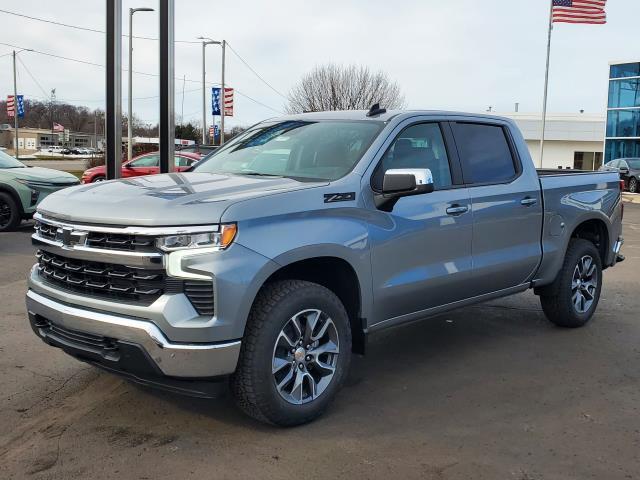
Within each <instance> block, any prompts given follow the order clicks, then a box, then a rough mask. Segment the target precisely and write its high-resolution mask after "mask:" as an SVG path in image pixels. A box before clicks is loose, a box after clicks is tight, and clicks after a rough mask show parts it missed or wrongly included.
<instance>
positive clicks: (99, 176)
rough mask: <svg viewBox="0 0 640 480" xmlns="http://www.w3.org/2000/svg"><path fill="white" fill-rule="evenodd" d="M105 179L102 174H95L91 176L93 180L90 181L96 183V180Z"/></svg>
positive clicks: (101, 180) (102, 180)
mask: <svg viewBox="0 0 640 480" xmlns="http://www.w3.org/2000/svg"><path fill="white" fill-rule="evenodd" d="M105 180H106V178H105V177H104V176H102V175H97V176H95V177H93V180H91V183H96V182H104V181H105Z"/></svg>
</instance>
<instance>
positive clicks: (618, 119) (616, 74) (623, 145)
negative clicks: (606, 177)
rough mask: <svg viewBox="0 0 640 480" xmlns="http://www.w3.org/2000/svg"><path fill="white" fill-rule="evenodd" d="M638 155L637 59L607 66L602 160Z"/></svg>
mask: <svg viewBox="0 0 640 480" xmlns="http://www.w3.org/2000/svg"><path fill="white" fill-rule="evenodd" d="M629 157H640V62H621V63H612V64H610V66H609V100H608V103H607V136H606V147H605V162H608V161H609V160H614V159H616V158H629Z"/></svg>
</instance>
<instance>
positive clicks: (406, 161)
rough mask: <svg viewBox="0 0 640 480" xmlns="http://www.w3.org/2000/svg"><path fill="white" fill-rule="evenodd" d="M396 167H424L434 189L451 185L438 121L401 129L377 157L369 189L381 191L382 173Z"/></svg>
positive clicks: (447, 159) (445, 151) (449, 171)
mask: <svg viewBox="0 0 640 480" xmlns="http://www.w3.org/2000/svg"><path fill="white" fill-rule="evenodd" d="M397 168H428V169H429V170H431V173H432V175H433V183H434V185H435V188H436V190H442V189H444V188H447V187H450V186H451V169H450V167H449V158H448V156H447V149H446V148H445V145H444V140H443V138H442V131H441V130H440V125H439V124H438V123H420V124H417V125H412V126H410V127H408V128H406V129H405V130H403V131H402V132H401V133H400V135H398V138H396V139H395V141H394V142H393V143H392V144H391V146H390V147H389V149H388V150H387V151H386V153H385V154H384V156H383V157H382V160H380V164H379V165H378V168H377V169H376V171H375V173H374V176H373V188H374V189H375V190H377V191H380V190H382V181H383V179H384V173H385V172H386V171H387V170H390V169H397Z"/></svg>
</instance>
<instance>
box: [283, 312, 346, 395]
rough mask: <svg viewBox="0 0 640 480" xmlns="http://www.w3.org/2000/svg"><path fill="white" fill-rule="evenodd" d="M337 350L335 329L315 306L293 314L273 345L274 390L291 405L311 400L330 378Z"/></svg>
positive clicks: (334, 369) (333, 373)
mask: <svg viewBox="0 0 640 480" xmlns="http://www.w3.org/2000/svg"><path fill="white" fill-rule="evenodd" d="M339 353H340V341H339V338H338V330H337V329H336V326H335V324H334V323H333V320H332V319H331V318H330V317H329V316H328V315H327V314H326V313H324V312H323V311H321V310H317V309H309V310H303V311H301V312H298V313H296V314H295V315H294V316H292V317H291V318H290V319H289V320H288V321H287V323H286V324H285V325H284V327H283V328H282V330H281V331H280V334H279V335H278V338H277V339H276V342H275V345H274V347H273V360H272V374H273V380H274V383H275V387H276V390H277V391H278V393H279V394H280V396H281V397H282V398H283V399H284V400H286V401H287V402H289V403H292V404H295V405H301V404H304V403H308V402H311V401H312V400H315V399H316V398H318V397H319V396H320V395H322V393H323V392H324V391H325V390H326V389H327V387H328V386H329V384H330V383H331V381H332V380H333V377H334V375H335V372H336V366H337V364H338V355H339Z"/></svg>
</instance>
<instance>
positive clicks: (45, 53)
mask: <svg viewBox="0 0 640 480" xmlns="http://www.w3.org/2000/svg"><path fill="white" fill-rule="evenodd" d="M0 45H4V46H7V47H11V48H20V49H21V48H24V47H21V46H19V45H13V44H11V43H4V42H0ZM31 51H32V52H33V53H38V54H40V55H45V56H48V57H52V58H58V59H62V60H68V61H71V62H78V63H82V64H85V65H92V66H94V67H100V68H105V66H104V65H102V64H100V63H95V62H90V61H87V60H79V59H77V58H71V57H65V56H62V55H56V54H54V53H48V52H41V51H40V50H34V49H31ZM133 73H135V74H138V75H146V76H151V77H159V76H160V75H159V74H157V73H148V72H136V71H134V72H133ZM176 79H177V80H180V78H178V77H176ZM184 80H185V81H186V82H190V83H201V80H190V79H188V78H187V79H184ZM208 85H209V86H218V85H220V84H219V83H211V82H209V83H208ZM234 91H235V92H236V93H237V94H238V95H240V96H241V97H244V98H246V99H248V100H250V101H252V102H254V103H255V104H257V105H260V106H262V107H265V108H267V109H269V110H271V111H273V112H276V113H280V114H282V113H283V112H282V111H280V110H277V109H275V108H273V107H270V106H269V105H267V104H265V103H262V102H260V101H259V100H256V99H255V98H253V97H250V96H249V95H247V94H245V93H243V92H242V91H240V90H238V89H237V88H235V89H234Z"/></svg>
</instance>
